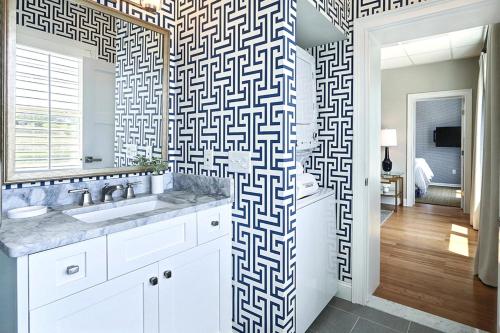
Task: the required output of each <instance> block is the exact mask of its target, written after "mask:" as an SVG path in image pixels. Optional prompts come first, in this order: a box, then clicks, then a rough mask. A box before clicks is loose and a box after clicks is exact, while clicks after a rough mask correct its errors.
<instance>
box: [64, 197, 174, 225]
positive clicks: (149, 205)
mask: <svg viewBox="0 0 500 333" xmlns="http://www.w3.org/2000/svg"><path fill="white" fill-rule="evenodd" d="M121 203H123V202H121ZM166 207H168V204H167V203H166V202H164V201H160V200H157V199H154V200H150V201H143V202H138V203H130V204H122V205H120V206H115V207H110V208H104V209H96V210H93V211H90V212H89V211H87V212H84V213H76V214H68V213H66V214H68V215H71V216H72V217H74V218H75V219H77V220H80V221H82V222H85V223H97V222H103V221H107V220H112V219H116V218H119V217H124V216H128V215H134V214H139V213H145V212H150V211H153V210H156V209H161V208H166Z"/></svg>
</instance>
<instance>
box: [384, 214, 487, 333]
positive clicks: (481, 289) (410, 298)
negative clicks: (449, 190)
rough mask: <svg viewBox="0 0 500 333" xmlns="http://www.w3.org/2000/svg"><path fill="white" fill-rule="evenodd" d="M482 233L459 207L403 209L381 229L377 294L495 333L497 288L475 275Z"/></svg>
mask: <svg viewBox="0 0 500 333" xmlns="http://www.w3.org/2000/svg"><path fill="white" fill-rule="evenodd" d="M476 243H477V232H476V231H474V230H473V229H472V228H471V227H470V225H469V216H468V215H466V214H463V213H462V212H461V210H460V209H459V208H454V207H443V206H433V205H425V204H417V205H416V206H415V207H412V208H409V207H402V208H401V209H398V212H397V213H394V214H393V215H392V216H391V217H390V218H389V220H388V221H387V222H385V224H384V225H383V226H382V228H381V270H380V274H381V283H380V286H379V287H378V289H377V290H376V291H375V295H376V296H379V297H382V298H385V299H388V300H391V301H394V302H397V303H400V304H403V305H407V306H410V307H412V308H415V309H419V310H422V311H425V312H429V313H433V314H436V315H438V316H441V317H445V318H448V319H451V320H454V321H457V322H461V323H464V324H467V325H470V326H473V327H476V328H480V329H482V330H485V331H489V332H493V331H494V328H495V322H496V289H495V288H491V287H487V286H485V285H484V284H482V283H481V282H480V281H479V280H478V279H477V277H474V276H473V262H474V258H473V256H474V254H475V251H476Z"/></svg>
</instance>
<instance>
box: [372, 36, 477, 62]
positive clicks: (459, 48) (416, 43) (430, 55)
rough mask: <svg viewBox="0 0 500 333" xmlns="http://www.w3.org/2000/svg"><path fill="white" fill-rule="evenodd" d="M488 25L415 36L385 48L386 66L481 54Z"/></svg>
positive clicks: (382, 59) (383, 48) (383, 59)
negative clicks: (433, 34) (416, 37)
mask: <svg viewBox="0 0 500 333" xmlns="http://www.w3.org/2000/svg"><path fill="white" fill-rule="evenodd" d="M484 35H485V28H484V27H477V28H472V29H466V30H460V31H455V32H450V33H447V34H442V35H435V36H431V37H426V38H421V39H414V40H409V41H405V42H400V43H397V44H396V45H389V46H385V47H382V50H381V51H382V53H381V61H382V64H381V65H382V69H390V68H398V67H407V66H414V65H422V64H429V63H433V62H440V61H446V60H453V59H463V58H471V57H475V56H479V55H480V54H481V49H482V48H483V41H484V37H485V36H484Z"/></svg>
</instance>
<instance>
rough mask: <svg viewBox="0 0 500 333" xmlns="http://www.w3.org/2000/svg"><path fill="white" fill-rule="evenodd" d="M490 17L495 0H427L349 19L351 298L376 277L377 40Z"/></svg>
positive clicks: (364, 295)
mask: <svg viewBox="0 0 500 333" xmlns="http://www.w3.org/2000/svg"><path fill="white" fill-rule="evenodd" d="M494 22H500V1H498V0H428V1H427V2H424V3H420V4H414V5H411V6H407V7H404V8H401V9H397V10H391V11H388V12H385V13H381V14H377V15H372V16H368V17H366V18H361V19H356V20H355V21H354V32H353V33H354V35H353V38H354V96H353V98H354V101H353V102H354V112H353V123H354V124H353V125H354V132H353V136H354V138H353V177H352V180H353V200H352V201H353V238H352V266H351V267H352V301H353V302H354V303H361V304H366V303H367V300H368V299H369V298H371V297H372V294H373V292H374V291H375V289H376V288H377V287H378V285H379V283H380V215H379V214H380V196H379V187H380V184H379V181H380V117H381V111H380V109H381V98H380V95H381V93H380V45H382V44H390V43H396V42H399V41H403V40H409V39H414V38H421V37H425V36H430V35H435V34H440V33H447V32H451V31H457V30H461V29H466V28H472V27H477V26H481V25H486V24H490V23H494ZM365 182H366V184H367V185H365Z"/></svg>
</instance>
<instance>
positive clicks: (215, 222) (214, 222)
mask: <svg viewBox="0 0 500 333" xmlns="http://www.w3.org/2000/svg"><path fill="white" fill-rule="evenodd" d="M211 225H212V226H213V227H216V226H218V225H219V221H212V223H211Z"/></svg>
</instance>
